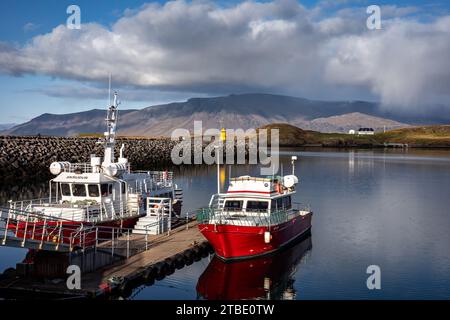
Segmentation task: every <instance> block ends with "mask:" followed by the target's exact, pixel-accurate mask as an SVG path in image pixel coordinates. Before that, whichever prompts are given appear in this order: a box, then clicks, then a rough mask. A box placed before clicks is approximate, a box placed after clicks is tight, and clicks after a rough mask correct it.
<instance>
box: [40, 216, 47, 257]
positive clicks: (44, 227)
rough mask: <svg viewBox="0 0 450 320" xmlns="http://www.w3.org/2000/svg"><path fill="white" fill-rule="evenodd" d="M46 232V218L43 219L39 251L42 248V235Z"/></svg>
mask: <svg viewBox="0 0 450 320" xmlns="http://www.w3.org/2000/svg"><path fill="white" fill-rule="evenodd" d="M46 230H47V218H45V219H44V226H43V228H42V235H41V243H40V245H39V249H42V246H43V244H44V234H45V231H46Z"/></svg>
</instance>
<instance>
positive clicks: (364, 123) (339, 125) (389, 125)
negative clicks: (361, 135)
mask: <svg viewBox="0 0 450 320" xmlns="http://www.w3.org/2000/svg"><path fill="white" fill-rule="evenodd" d="M407 126H408V125H407V124H404V123H400V122H398V121H394V120H389V119H384V118H381V117H375V116H371V115H367V114H364V113H360V112H352V113H347V114H343V115H339V116H331V117H327V118H317V119H314V120H312V121H310V122H309V124H308V125H307V126H305V129H310V130H316V131H320V132H348V131H349V130H352V129H353V130H357V129H359V128H373V129H375V130H376V131H381V130H384V129H386V130H391V129H397V128H404V127H407Z"/></svg>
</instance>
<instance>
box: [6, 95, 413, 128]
mask: <svg viewBox="0 0 450 320" xmlns="http://www.w3.org/2000/svg"><path fill="white" fill-rule="evenodd" d="M119 115H120V123H119V134H120V135H129V136H162V135H165V136H170V134H171V133H172V131H173V130H174V129H176V128H186V129H189V130H192V129H193V124H194V121H196V120H197V121H198V120H201V121H202V122H203V128H204V129H207V128H218V127H221V126H224V127H227V128H230V129H237V128H242V129H249V128H259V127H261V126H264V125H267V124H270V123H289V124H291V125H294V126H297V127H301V128H304V129H313V130H316V131H322V132H347V130H348V128H353V129H358V128H359V127H360V126H361V125H364V126H368V125H369V124H371V125H370V126H371V127H374V128H375V129H382V128H383V127H384V126H386V127H388V128H394V127H405V126H407V125H406V124H404V123H401V122H397V121H394V120H392V119H391V118H389V119H388V118H383V117H382V115H381V114H380V113H379V111H378V106H377V105H376V104H374V103H370V102H363V101H351V102H329V101H316V100H307V99H303V98H295V97H288V96H280V95H270V94H241V95H230V96H224V97H216V98H193V99H189V100H187V101H186V102H177V103H170V104H165V105H158V106H152V107H148V108H145V109H141V110H121V111H120V113H119ZM104 116H105V111H103V110H91V111H86V112H79V113H73V114H66V115H54V114H43V115H41V116H39V117H37V118H35V119H33V120H31V121H29V122H27V123H24V124H21V125H18V126H15V127H14V128H12V129H10V130H8V131H6V134H10V135H36V134H41V135H52V136H74V135H78V134H80V133H102V132H103V130H104Z"/></svg>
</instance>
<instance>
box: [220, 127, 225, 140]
mask: <svg viewBox="0 0 450 320" xmlns="http://www.w3.org/2000/svg"><path fill="white" fill-rule="evenodd" d="M220 140H221V141H223V142H225V141H226V140H227V130H226V129H225V128H222V130H221V131H220Z"/></svg>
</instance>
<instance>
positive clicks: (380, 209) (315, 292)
mask: <svg viewBox="0 0 450 320" xmlns="http://www.w3.org/2000/svg"><path fill="white" fill-rule="evenodd" d="M294 154H296V155H299V161H297V164H296V174H298V175H299V177H300V185H299V188H298V194H297V195H296V199H295V201H297V202H304V203H309V204H311V206H312V208H313V210H314V217H313V228H312V235H311V237H310V238H308V239H305V240H304V241H303V242H301V243H299V244H298V245H296V246H294V247H292V248H290V249H289V250H286V251H285V252H283V253H281V254H279V255H276V256H273V257H272V258H266V259H259V260H255V261H251V262H245V263H240V264H232V265H225V264H223V263H221V262H220V261H218V260H216V259H214V257H213V256H211V257H209V258H205V259H203V260H201V261H199V262H196V263H194V264H193V265H191V266H188V267H185V268H183V269H182V270H177V271H176V272H175V273H174V274H173V275H171V276H169V277H167V278H165V279H163V280H162V281H157V282H156V283H155V284H154V285H152V286H149V287H145V286H143V287H140V288H138V289H137V290H135V292H134V293H133V295H132V297H130V298H133V299H198V298H213V299H215V298H219V299H227V298H272V299H281V298H286V299H289V298H295V299H342V298H348V299H432V298H434V299H436V298H437V299H449V298H450V209H449V208H450V151H426V150H425V151H422V150H409V151H399V150H397V151H394V150H392V151H388V152H384V151H383V150H376V151H362V150H360V151H298V150H286V151H283V152H282V163H283V167H284V171H285V172H288V171H290V170H291V167H290V156H291V155H294ZM224 171H226V174H227V175H228V173H229V168H226V169H224ZM249 173H250V174H252V175H258V174H259V168H258V167H256V166H237V167H233V168H231V174H232V176H238V175H244V174H249ZM177 183H178V184H179V185H180V186H181V187H182V188H183V189H184V193H185V194H184V199H185V202H184V211H188V210H189V211H190V210H194V209H196V208H198V207H201V206H204V205H207V203H208V202H209V198H210V195H211V193H213V192H215V191H216V171H215V167H210V168H205V167H195V168H192V169H189V170H187V169H184V170H182V171H181V172H178V173H177ZM225 185H226V182H225ZM43 189H45V184H44V185H37V186H35V187H34V189H33V190H32V191H31V193H34V194H38V193H40V192H42V190H43ZM15 192H16V196H15V198H19V197H20V195H21V194H24V193H30V191H29V190H27V192H25V190H23V189H20V188H18V189H17V190H16V191H15ZM7 193H8V192H5V191H3V192H2V193H1V198H2V200H4V199H5V197H8V196H10V195H9V194H7ZM24 255H25V251H24V250H20V249H9V248H0V272H1V271H3V270H4V269H6V268H8V267H14V266H15V263H16V262H19V261H20V260H21V259H23V257H24ZM369 265H378V266H379V267H380V268H381V286H382V288H381V290H368V289H367V287H366V279H367V277H368V274H366V269H367V267H368V266H369ZM243 275H244V276H243ZM235 288H239V290H237V289H236V290H235Z"/></svg>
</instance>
